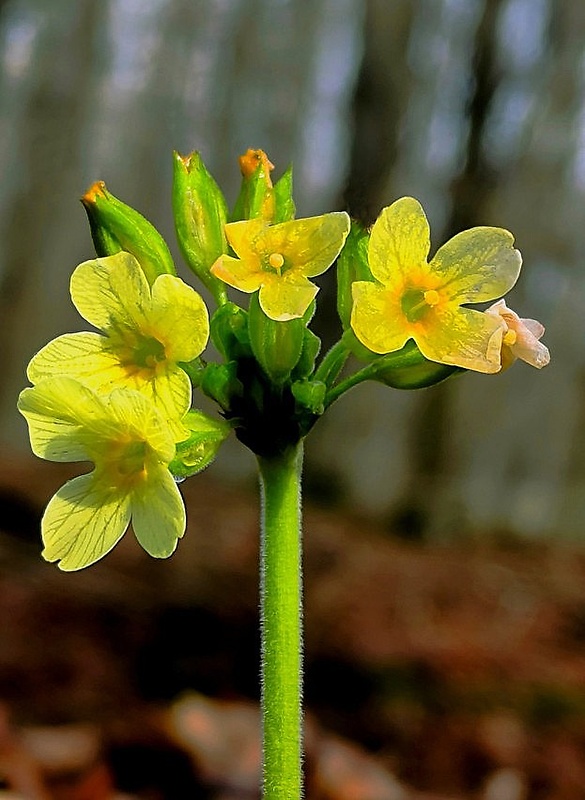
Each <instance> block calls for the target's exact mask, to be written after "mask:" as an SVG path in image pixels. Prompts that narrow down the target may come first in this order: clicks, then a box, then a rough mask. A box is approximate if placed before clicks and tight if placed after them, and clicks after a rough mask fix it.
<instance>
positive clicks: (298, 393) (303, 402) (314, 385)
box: [291, 380, 327, 416]
mask: <svg viewBox="0 0 585 800" xmlns="http://www.w3.org/2000/svg"><path fill="white" fill-rule="evenodd" d="M291 391H292V393H293V396H294V398H295V401H296V404H297V406H299V407H300V409H302V410H303V411H308V412H309V413H310V414H316V415H317V416H320V415H321V414H322V413H323V411H324V410H325V406H324V403H325V395H326V393H327V387H326V386H325V384H324V383H323V381H307V380H302V381H295V382H294V383H293V384H292V386H291Z"/></svg>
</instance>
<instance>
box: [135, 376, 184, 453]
mask: <svg viewBox="0 0 585 800" xmlns="http://www.w3.org/2000/svg"><path fill="white" fill-rule="evenodd" d="M140 391H141V393H142V394H144V395H145V396H146V397H148V398H150V400H151V401H152V402H153V403H154V405H155V406H156V407H157V408H158V410H159V411H160V412H161V414H162V415H163V417H164V418H165V419H166V421H167V424H168V425H169V427H170V429H171V431H172V432H173V437H174V440H175V441H176V442H181V441H183V439H186V438H187V436H188V435H189V431H188V430H187V429H186V428H185V427H183V425H182V423H181V419H182V418H183V417H184V416H185V414H186V413H187V411H188V410H189V408H190V406H191V394H192V387H191V381H190V380H189V377H188V376H187V373H186V372H183V370H182V369H181V368H180V367H178V366H177V365H176V364H169V363H163V364H161V365H160V367H159V372H158V373H157V375H156V377H155V378H154V379H153V380H151V381H150V382H149V383H145V384H144V386H143V387H142V388H141V389H140Z"/></svg>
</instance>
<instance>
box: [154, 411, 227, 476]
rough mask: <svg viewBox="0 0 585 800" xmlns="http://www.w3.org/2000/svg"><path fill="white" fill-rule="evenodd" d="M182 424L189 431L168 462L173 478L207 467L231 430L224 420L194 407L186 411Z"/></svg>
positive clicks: (194, 472) (191, 473)
mask: <svg viewBox="0 0 585 800" xmlns="http://www.w3.org/2000/svg"><path fill="white" fill-rule="evenodd" d="M183 424H184V425H185V427H186V428H188V429H189V431H190V433H189V437H188V438H187V439H185V441H183V442H179V444H177V447H176V452H175V457H174V459H173V460H172V461H171V463H170V464H169V470H170V472H171V475H173V477H174V478H175V479H183V478H189V477H191V475H196V474H197V473H198V472H201V470H203V469H205V467H208V466H209V464H211V462H212V461H214V460H215V457H216V455H217V451H218V450H219V448H220V446H221V445H222V443H223V441H224V440H225V439H226V438H227V436H228V435H229V433H230V430H231V427H230V425H229V424H228V423H227V422H225V421H224V420H218V419H213V418H212V417H208V416H207V414H204V413H203V412H202V411H197V410H196V409H192V410H191V411H188V412H187V414H186V416H185V417H184V418H183Z"/></svg>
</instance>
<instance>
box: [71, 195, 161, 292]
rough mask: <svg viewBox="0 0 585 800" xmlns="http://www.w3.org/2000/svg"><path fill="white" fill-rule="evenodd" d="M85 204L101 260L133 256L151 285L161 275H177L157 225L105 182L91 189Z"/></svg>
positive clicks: (82, 200) (84, 201)
mask: <svg viewBox="0 0 585 800" xmlns="http://www.w3.org/2000/svg"><path fill="white" fill-rule="evenodd" d="M81 202H82V203H83V207H84V208H85V211H86V213H87V217H88V219H89V226H90V230H91V237H92V239H93V244H94V247H95V250H96V254H97V255H98V257H100V258H103V257H105V256H113V255H116V253H119V252H120V251H122V250H124V251H126V252H127V253H130V254H131V255H133V256H134V258H135V259H136V260H137V261H138V263H139V264H140V266H141V267H142V270H143V272H144V274H145V275H146V279H147V280H148V282H149V283H150V284H151V285H152V284H153V283H154V282H155V280H156V279H157V278H158V276H159V275H165V274H170V275H176V270H175V265H174V263H173V257H172V256H171V253H170V250H169V248H168V247H167V244H166V242H165V240H164V239H163V237H162V236H161V235H160V233H159V232H158V231H157V230H156V228H155V227H154V225H152V224H151V223H150V222H149V221H148V220H147V219H145V218H144V217H143V216H142V214H140V213H139V212H138V211H136V210H135V209H134V208H131V206H128V205H126V203H123V202H122V201H121V200H118V198H117V197H114V195H113V194H112V193H111V192H110V191H108V189H107V187H106V184H105V183H104V182H103V181H97V182H96V183H94V184H93V185H92V186H90V188H89V189H88V190H87V192H86V193H85V194H84V195H83V197H82V198H81Z"/></svg>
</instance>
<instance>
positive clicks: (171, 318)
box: [148, 275, 209, 361]
mask: <svg viewBox="0 0 585 800" xmlns="http://www.w3.org/2000/svg"><path fill="white" fill-rule="evenodd" d="M148 325H149V327H150V328H151V333H152V334H153V335H155V336H156V338H157V339H158V340H159V341H160V342H162V344H163V345H164V348H165V355H166V357H167V359H169V360H170V361H192V360H193V359H194V358H196V357H197V356H198V355H200V354H201V353H202V352H203V350H204V349H205V346H206V345H207V340H208V339H209V315H208V313H207V307H206V305H205V303H204V302H203V299H202V298H201V297H200V296H199V295H198V294H197V292H196V291H195V289H193V288H191V286H188V285H187V284H186V283H185V282H184V281H182V280H181V279H180V278H176V277H175V276H174V275H160V276H159V277H158V278H157V279H156V281H155V282H154V284H153V287H152V310H151V312H150V314H149V316H148Z"/></svg>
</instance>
